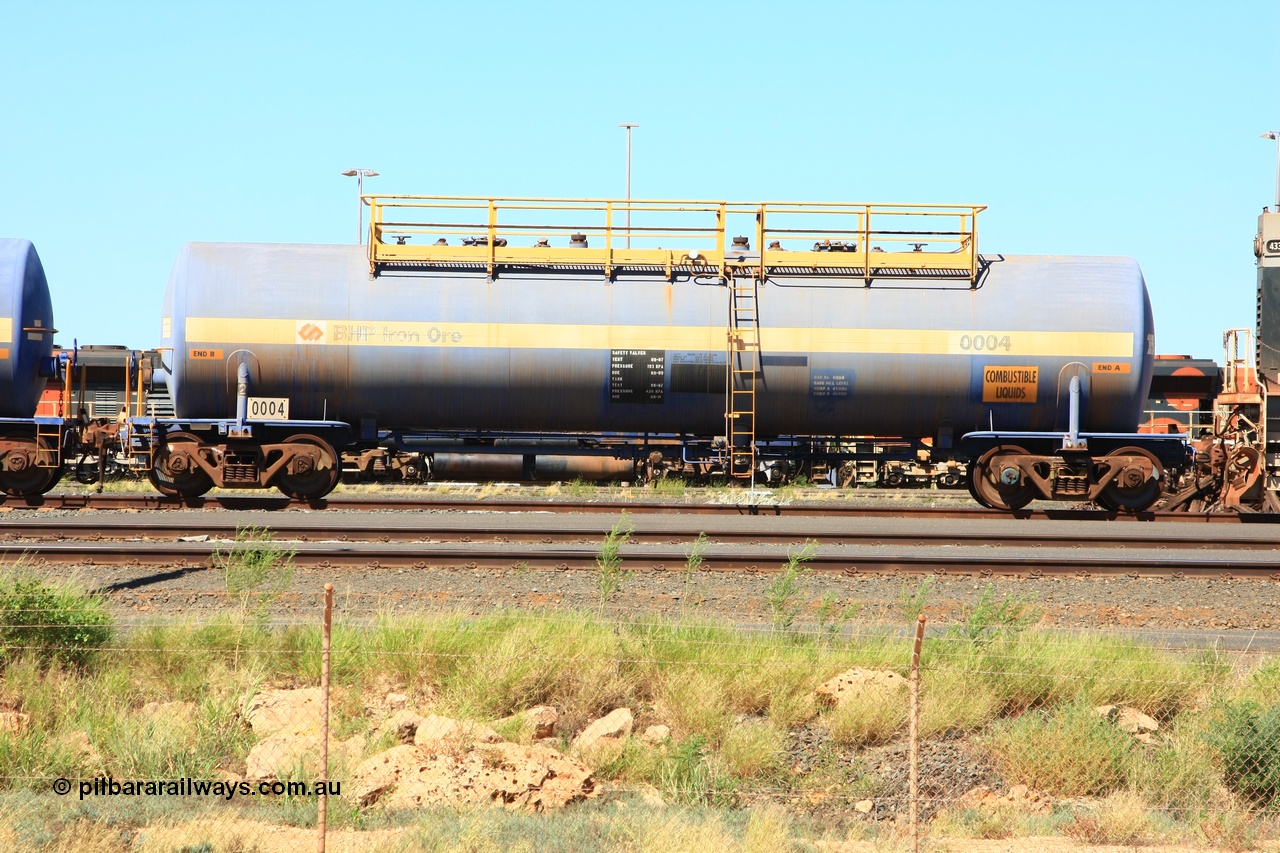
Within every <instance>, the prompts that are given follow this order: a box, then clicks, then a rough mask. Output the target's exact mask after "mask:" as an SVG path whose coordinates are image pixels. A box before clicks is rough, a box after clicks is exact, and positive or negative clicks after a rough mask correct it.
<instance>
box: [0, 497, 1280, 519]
mask: <svg viewBox="0 0 1280 853" xmlns="http://www.w3.org/2000/svg"><path fill="white" fill-rule="evenodd" d="M33 508H34V509H46V510H48V509H57V510H74V509H102V510H109V509H132V510H139V511H142V510H188V509H206V510H207V509H226V510H261V511H286V510H304V509H305V510H339V511H341V510H362V511H406V512H410V511H416V512H422V511H436V512H451V511H453V512H456V511H477V510H478V511H485V512H556V513H560V512H584V513H616V512H620V511H621V510H623V509H625V510H627V512H629V513H633V514H639V513H672V512H678V513H681V514H686V515H690V514H697V515H739V516H762V517H765V516H812V517H822V516H829V517H841V518H964V519H983V518H992V519H1001V518H1003V519H1008V518H1016V519H1033V520H1034V519H1040V520H1043V519H1056V520H1076V521H1083V520H1115V521H1146V522H1153V521H1159V522H1166V521H1176V522H1188V523H1197V524H1224V523H1225V524H1240V523H1244V524H1250V523H1253V524H1276V523H1280V514H1277V513H1189V512H1141V513H1137V514H1135V515H1127V514H1124V513H1112V512H1106V511H1103V510H1094V509H1072V508H1062V509H1052V508H1051V509H1041V508H1036V509H1023V510H1018V511H1016V512H1011V513H1010V512H1000V511H997V510H989V509H982V508H980V507H976V506H973V505H969V504H966V505H963V506H956V507H919V506H886V505H878V506H857V505H849V504H834V503H815V502H805V501H798V502H789V503H767V502H760V503H748V502H744V503H662V502H657V501H607V500H606V501H563V500H552V499H547V498H544V499H523V500H507V499H503V500H490V499H479V498H472V499H459V498H452V497H427V498H399V497H395V498H385V497H384V498H378V497H339V498H328V499H323V500H318V501H294V500H290V499H289V498H285V497H268V496H265V495H263V496H244V495H221V496H220V495H213V496H205V497H200V498H190V499H186V500H183V499H179V498H168V497H163V496H161V495H150V494H115V495H113V494H65V495H42V496H39V497H33V498H16V497H4V496H0V510H4V509H9V510H18V509H33Z"/></svg>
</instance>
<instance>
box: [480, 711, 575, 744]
mask: <svg viewBox="0 0 1280 853" xmlns="http://www.w3.org/2000/svg"><path fill="white" fill-rule="evenodd" d="M559 722H560V714H559V712H557V711H556V709H555V708H552V707H551V706H550V705H537V706H535V707H533V708H529V709H528V710H526V711H521V712H520V713H518V714H512V715H511V716H510V717H503V718H502V719H501V720H498V721H497V722H496V723H494V726H496V727H498V728H505V727H506V726H508V725H518V726H519V728H520V737H521V738H522V739H523V738H525V737H528V738H529V739H530V740H535V741H537V740H543V739H545V738H549V737H552V736H554V735H555V733H556V725H557V724H558V723H559Z"/></svg>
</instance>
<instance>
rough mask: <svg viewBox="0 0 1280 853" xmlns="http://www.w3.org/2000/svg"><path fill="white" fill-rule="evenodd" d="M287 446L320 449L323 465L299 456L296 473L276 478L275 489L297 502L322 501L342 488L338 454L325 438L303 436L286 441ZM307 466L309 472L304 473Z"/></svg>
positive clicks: (306, 470)
mask: <svg viewBox="0 0 1280 853" xmlns="http://www.w3.org/2000/svg"><path fill="white" fill-rule="evenodd" d="M284 443H285V444H309V445H312V446H313V447H317V448H319V449H320V460H319V464H311V460H310V459H309V458H308V457H304V456H300V457H297V459H296V462H297V463H304V465H297V464H295V465H294V466H293V467H295V471H294V472H293V473H280V474H277V475H276V477H275V483H274V485H275V487H276V488H277V489H279V490H280V491H281V492H284V493H285V494H286V495H288V496H289V497H291V498H293V499H294V500H300V501H314V500H319V499H320V498H322V497H324V496H325V495H327V494H329V492H332V491H333V487H334V486H336V485H338V476H339V475H340V474H341V473H342V472H341V468H342V466H341V465H340V464H339V461H338V454H337V453H335V452H334V450H333V447H332V446H330V444H329V442H327V441H325V440H324V439H323V438H320V437H319V436H315V435H307V434H305V433H304V434H299V435H291V436H289V437H288V438H286V439H285V440H284ZM304 466H305V470H303V468H304Z"/></svg>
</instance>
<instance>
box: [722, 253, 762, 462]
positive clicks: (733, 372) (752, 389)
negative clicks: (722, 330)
mask: <svg viewBox="0 0 1280 853" xmlns="http://www.w3.org/2000/svg"><path fill="white" fill-rule="evenodd" d="M725 284H726V285H727V286H728V288H729V330H728V340H729V346H728V354H727V358H726V361H727V362H728V365H729V370H728V376H727V377H726V380H727V383H728V389H727V390H728V400H727V401H726V402H727V403H728V405H727V406H726V411H725V421H726V424H725V436H726V438H727V439H728V442H729V447H728V453H729V466H728V472H729V475H730V476H732V477H737V478H740V479H746V478H751V480H752V483H753V484H754V482H755V469H756V464H755V463H756V377H757V376H758V375H759V372H760V322H759V314H758V306H757V302H756V287H757V282H756V279H755V278H754V277H753V276H744V277H742V278H735V277H734V275H733V271H732V270H731V269H726V270H725Z"/></svg>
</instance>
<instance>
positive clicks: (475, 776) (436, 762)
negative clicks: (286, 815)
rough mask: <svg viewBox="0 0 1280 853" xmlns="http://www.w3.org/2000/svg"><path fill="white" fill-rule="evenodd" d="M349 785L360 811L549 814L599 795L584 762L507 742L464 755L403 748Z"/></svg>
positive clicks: (367, 765)
mask: <svg viewBox="0 0 1280 853" xmlns="http://www.w3.org/2000/svg"><path fill="white" fill-rule="evenodd" d="M349 785H350V791H351V794H350V796H351V797H352V799H353V800H354V801H355V802H356V803H357V804H358V805H359V806H361V807H369V806H372V805H374V804H377V805H378V807H379V808H383V809H387V810H400V809H413V808H423V807H427V806H434V805H441V804H460V803H487V802H492V803H500V804H502V805H504V806H506V807H508V808H523V809H529V810H532V811H544V810H547V809H559V808H563V807H564V806H566V805H568V804H569V803H573V802H577V801H579V800H583V799H586V798H588V797H591V796H594V795H595V793H596V789H595V783H594V781H593V780H592V778H591V771H590V770H589V769H588V768H587V767H586V766H585V765H583V764H582V763H581V762H577V761H574V760H573V759H571V758H566V757H565V756H563V755H561V754H560V753H558V752H556V751H555V750H553V749H546V748H545V747H540V746H522V745H520V744H514V743H506V742H502V743H495V744H476V745H475V746H474V747H473V748H472V749H471V750H469V751H468V752H466V753H464V754H461V755H451V754H447V753H442V752H432V751H430V750H429V749H427V748H426V747H423V746H416V745H415V746H409V745H404V746H397V747H394V748H392V749H389V750H387V751H386V752H383V753H379V754H378V755H375V756H373V757H372V758H370V759H368V760H367V761H365V762H364V763H362V764H361V765H360V766H359V767H357V768H356V769H355V770H354V771H353V772H352V774H351V781H350V783H349Z"/></svg>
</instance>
